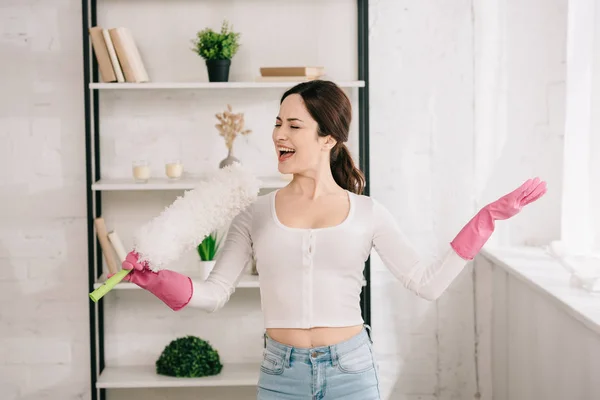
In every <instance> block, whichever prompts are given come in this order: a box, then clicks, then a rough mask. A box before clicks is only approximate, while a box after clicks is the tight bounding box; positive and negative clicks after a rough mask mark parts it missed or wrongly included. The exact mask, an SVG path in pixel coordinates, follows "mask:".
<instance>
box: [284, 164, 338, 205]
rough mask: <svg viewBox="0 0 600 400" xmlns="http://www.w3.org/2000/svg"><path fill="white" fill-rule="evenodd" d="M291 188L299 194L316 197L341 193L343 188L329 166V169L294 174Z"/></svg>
mask: <svg viewBox="0 0 600 400" xmlns="http://www.w3.org/2000/svg"><path fill="white" fill-rule="evenodd" d="M288 187H289V189H290V190H291V191H293V192H295V193H296V194H298V195H301V196H303V197H308V198H311V199H316V198H317V197H320V196H324V195H330V194H334V193H339V192H341V191H342V190H343V189H342V188H341V187H340V186H339V185H338V184H337V183H336V181H335V179H333V175H332V174H331V170H330V169H329V167H328V168H327V170H319V171H308V172H304V173H301V174H294V177H293V179H292V182H291V183H290V184H289V186H288Z"/></svg>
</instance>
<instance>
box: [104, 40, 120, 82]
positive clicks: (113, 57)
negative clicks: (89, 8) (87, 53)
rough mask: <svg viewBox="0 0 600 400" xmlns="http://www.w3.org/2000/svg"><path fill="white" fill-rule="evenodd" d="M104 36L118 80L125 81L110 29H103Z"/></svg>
mask: <svg viewBox="0 0 600 400" xmlns="http://www.w3.org/2000/svg"><path fill="white" fill-rule="evenodd" d="M102 37H103V38H104V43H106V49H107V50H108V55H109V57H110V62H111V64H112V66H113V70H114V71H115V76H116V77H117V82H125V78H124V77H123V70H122V69H121V64H120V63H119V59H118V58H117V53H116V51H115V46H114V45H113V42H112V39H111V38H110V34H109V33H108V29H102Z"/></svg>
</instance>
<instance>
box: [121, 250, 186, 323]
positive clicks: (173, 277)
mask: <svg viewBox="0 0 600 400" xmlns="http://www.w3.org/2000/svg"><path fill="white" fill-rule="evenodd" d="M122 267H123V269H131V270H132V271H131V272H130V273H129V274H127V275H126V276H125V278H123V280H126V281H128V282H132V283H135V284H136V285H138V286H139V287H141V288H143V289H146V290H148V291H149V292H151V293H152V294H154V295H155V296H156V297H158V298H159V299H160V300H162V301H163V303H165V304H166V305H167V306H169V307H170V308H171V309H172V310H174V311H178V310H181V309H182V308H183V307H185V306H186V305H187V304H188V303H189V302H190V299H191V298H192V294H193V292H194V290H193V287H192V280H191V279H190V278H189V277H187V276H185V275H182V274H180V273H177V272H175V271H170V270H167V269H165V270H161V271H158V272H153V271H152V270H151V269H149V268H148V265H147V264H146V263H145V262H144V263H139V262H138V254H137V253H136V252H133V251H132V252H130V253H129V254H127V257H126V258H125V261H123V264H122Z"/></svg>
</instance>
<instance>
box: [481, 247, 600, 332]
mask: <svg viewBox="0 0 600 400" xmlns="http://www.w3.org/2000/svg"><path fill="white" fill-rule="evenodd" d="M481 256H482V257H484V258H486V259H487V260H489V261H490V262H491V263H492V264H494V265H495V266H497V267H500V268H503V269H504V270H505V271H506V272H507V273H508V274H510V275H511V276H513V277H515V278H516V279H519V280H520V281H522V282H524V283H525V284H527V285H528V286H530V287H531V288H532V289H533V290H535V291H537V292H538V293H540V294H541V295H543V296H546V297H547V298H549V299H550V301H552V302H554V303H555V304H556V305H557V306H558V307H560V308H561V309H563V310H564V311H566V312H567V313H568V314H570V315H571V316H572V317H574V318H575V319H577V320H579V321H580V322H582V323H583V324H584V325H585V326H587V327H588V328H590V329H591V330H593V331H594V332H596V333H597V334H600V294H595V293H590V292H587V291H585V290H583V289H580V288H577V287H573V286H571V285H570V283H569V279H570V275H569V273H568V272H567V271H566V270H565V269H564V268H563V267H562V266H561V265H560V264H559V263H558V262H557V261H555V260H554V259H552V257H550V256H549V255H548V254H546V252H545V250H544V249H542V248H538V247H505V248H487V247H486V248H484V249H483V250H482V251H481Z"/></svg>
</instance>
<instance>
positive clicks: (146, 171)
mask: <svg viewBox="0 0 600 400" xmlns="http://www.w3.org/2000/svg"><path fill="white" fill-rule="evenodd" d="M132 168H133V179H134V180H135V182H137V183H146V182H148V179H150V165H148V161H146V160H136V161H134V162H133V166H132Z"/></svg>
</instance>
